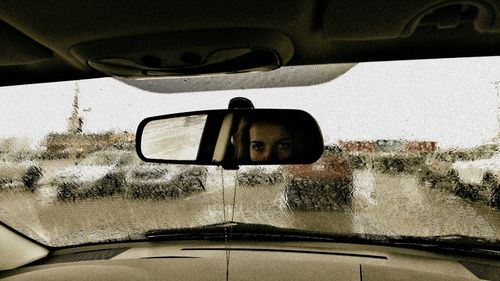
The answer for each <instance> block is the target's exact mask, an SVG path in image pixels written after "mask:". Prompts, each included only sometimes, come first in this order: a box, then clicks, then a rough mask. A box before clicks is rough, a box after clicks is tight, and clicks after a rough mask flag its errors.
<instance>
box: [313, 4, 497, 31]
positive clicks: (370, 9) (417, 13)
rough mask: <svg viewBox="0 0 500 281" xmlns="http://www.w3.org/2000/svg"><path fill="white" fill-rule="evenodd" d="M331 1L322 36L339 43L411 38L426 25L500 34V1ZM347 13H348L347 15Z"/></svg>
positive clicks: (324, 17)
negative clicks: (340, 41)
mask: <svg viewBox="0 0 500 281" xmlns="http://www.w3.org/2000/svg"><path fill="white" fill-rule="evenodd" d="M388 5H389V3H388V2H387V1H385V0H374V1H370V2H369V3H368V2H366V1H363V0H355V1H329V2H328V3H327V5H326V8H325V11H324V14H323V24H322V33H323V36H325V37H327V38H332V39H337V40H381V39H394V38H401V37H402V38H404V37H409V36H411V35H412V34H413V33H414V32H415V30H416V29H417V28H419V27H423V26H434V27H435V28H436V29H450V28H456V27H458V26H459V25H462V24H471V25H473V26H474V29H475V30H476V31H477V32H480V33H484V32H491V33H500V2H498V1H496V0H484V1H483V0H481V1H478V0H473V1H443V0H418V1H392V2H391V4H390V13H388V12H387V8H388ZM346 11H348V12H346Z"/></svg>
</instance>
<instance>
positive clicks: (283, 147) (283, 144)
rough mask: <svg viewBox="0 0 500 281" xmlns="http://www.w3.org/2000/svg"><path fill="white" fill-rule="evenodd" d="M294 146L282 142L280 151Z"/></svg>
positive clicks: (279, 146) (279, 145)
mask: <svg viewBox="0 0 500 281" xmlns="http://www.w3.org/2000/svg"><path fill="white" fill-rule="evenodd" d="M291 145H292V144H291V143H290V142H280V143H278V148H279V149H289V148H290V146H291Z"/></svg>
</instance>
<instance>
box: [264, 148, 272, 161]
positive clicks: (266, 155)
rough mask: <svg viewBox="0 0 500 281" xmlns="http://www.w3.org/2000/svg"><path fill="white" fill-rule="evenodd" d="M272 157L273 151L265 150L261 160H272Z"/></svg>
mask: <svg viewBox="0 0 500 281" xmlns="http://www.w3.org/2000/svg"><path fill="white" fill-rule="evenodd" d="M272 156H273V150H272V149H266V151H265V152H264V155H263V160H264V161H269V160H271V159H272Z"/></svg>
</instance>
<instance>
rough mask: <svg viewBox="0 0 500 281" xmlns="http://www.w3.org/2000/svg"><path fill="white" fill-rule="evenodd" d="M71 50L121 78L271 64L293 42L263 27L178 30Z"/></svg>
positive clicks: (283, 57) (289, 52)
mask: <svg viewBox="0 0 500 281" xmlns="http://www.w3.org/2000/svg"><path fill="white" fill-rule="evenodd" d="M71 53H72V54H73V56H75V57H76V58H77V59H78V60H80V61H81V62H83V63H85V64H88V65H89V66H91V67H93V68H94V69H96V70H99V71H101V72H103V73H106V74H109V75H114V76H121V77H159V76H196V75H202V74H218V73H240V72H249V71H264V70H272V69H276V68H278V67H280V66H282V65H285V64H286V63H288V62H289V61H290V59H291V58H292V57H293V54H294V46H293V43H292V41H291V40H290V39H289V38H288V37H287V36H285V35H283V34H281V33H279V32H276V31H273V30H268V29H247V28H244V29H222V30H217V29H215V30H198V31H192V30H190V31H185V32H183V31H179V32H169V33H157V34H146V35H136V36H127V37H119V38H109V39H103V40H98V41H92V42H85V43H81V44H78V45H76V46H74V47H72V48H71Z"/></svg>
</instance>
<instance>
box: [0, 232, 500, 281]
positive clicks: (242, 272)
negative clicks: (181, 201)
mask: <svg viewBox="0 0 500 281" xmlns="http://www.w3.org/2000/svg"><path fill="white" fill-rule="evenodd" d="M228 257H229V262H228ZM228 264H229V266H228V267H227V265H228ZM226 277H228V278H227V279H226ZM499 278H500V261H498V260H497V261H494V260H490V259H483V258H479V257H470V256H453V255H447V254H440V253H434V252H430V251H422V250H415V249H406V248H398V247H387V246H373V245H360V244H346V243H325V242H302V241H301V242H262V241H246V240H244V241H238V240H236V241H231V243H230V251H228V247H227V246H226V244H225V243H224V241H204V240H202V241H160V242H135V243H116V244H104V245H94V246H85V247H74V248H67V249H61V250H56V251H54V252H51V253H50V254H49V255H48V256H47V257H45V258H43V259H41V260H38V261H35V262H32V263H30V264H28V265H25V266H22V267H18V268H16V269H12V270H6V271H0V280H6V281H7V280H287V281H291V280H364V281H366V280H500V279H499Z"/></svg>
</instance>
